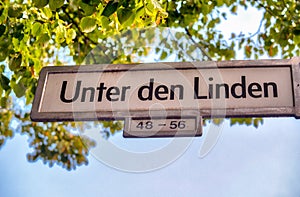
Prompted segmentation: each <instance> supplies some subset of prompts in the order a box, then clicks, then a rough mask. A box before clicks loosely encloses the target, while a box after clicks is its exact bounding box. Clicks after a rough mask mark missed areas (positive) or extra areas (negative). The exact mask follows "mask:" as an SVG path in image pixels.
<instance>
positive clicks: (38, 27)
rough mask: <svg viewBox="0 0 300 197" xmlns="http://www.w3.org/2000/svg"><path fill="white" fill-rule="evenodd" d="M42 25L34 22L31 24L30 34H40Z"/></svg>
mask: <svg viewBox="0 0 300 197" xmlns="http://www.w3.org/2000/svg"><path fill="white" fill-rule="evenodd" d="M42 27H43V25H42V24H41V23H40V22H36V23H34V24H33V26H32V29H31V32H32V35H33V36H35V37H36V36H39V35H40V34H41V31H42Z"/></svg>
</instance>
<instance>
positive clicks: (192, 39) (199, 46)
mask: <svg viewBox="0 0 300 197" xmlns="http://www.w3.org/2000/svg"><path fill="white" fill-rule="evenodd" d="M184 30H185V32H186V34H187V35H188V36H189V38H190V40H191V41H192V42H193V43H194V44H195V45H196V46H197V47H198V48H199V49H200V50H201V52H202V53H203V55H205V56H206V57H207V58H208V60H210V61H212V60H213V59H212V58H211V57H210V55H209V54H208V53H207V51H205V49H204V47H203V46H202V45H200V44H199V43H198V42H196V41H195V40H194V38H193V36H192V34H191V33H190V31H189V30H188V28H187V27H186V28H184Z"/></svg>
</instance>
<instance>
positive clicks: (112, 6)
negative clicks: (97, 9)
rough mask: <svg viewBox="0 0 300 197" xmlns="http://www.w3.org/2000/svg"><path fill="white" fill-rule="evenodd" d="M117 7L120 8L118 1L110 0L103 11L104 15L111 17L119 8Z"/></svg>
mask: <svg viewBox="0 0 300 197" xmlns="http://www.w3.org/2000/svg"><path fill="white" fill-rule="evenodd" d="M117 8H118V2H114V1H109V2H108V4H107V5H106V7H105V8H104V10H103V12H102V15H103V16H107V17H109V16H110V15H112V14H113V13H114V12H115V11H116V10H117Z"/></svg>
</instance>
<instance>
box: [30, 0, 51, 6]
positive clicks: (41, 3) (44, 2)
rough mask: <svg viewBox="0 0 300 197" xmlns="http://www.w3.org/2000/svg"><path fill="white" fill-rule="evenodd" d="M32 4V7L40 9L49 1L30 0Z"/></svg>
mask: <svg viewBox="0 0 300 197" xmlns="http://www.w3.org/2000/svg"><path fill="white" fill-rule="evenodd" d="M32 2H33V5H35V7H37V8H42V7H45V6H46V5H47V4H48V3H49V0H32Z"/></svg>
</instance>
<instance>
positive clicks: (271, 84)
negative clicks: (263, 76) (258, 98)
mask: <svg viewBox="0 0 300 197" xmlns="http://www.w3.org/2000/svg"><path fill="white" fill-rule="evenodd" d="M269 86H271V87H272V88H273V97H278V91H277V85H276V83H274V82H269V83H264V97H269Z"/></svg>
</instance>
